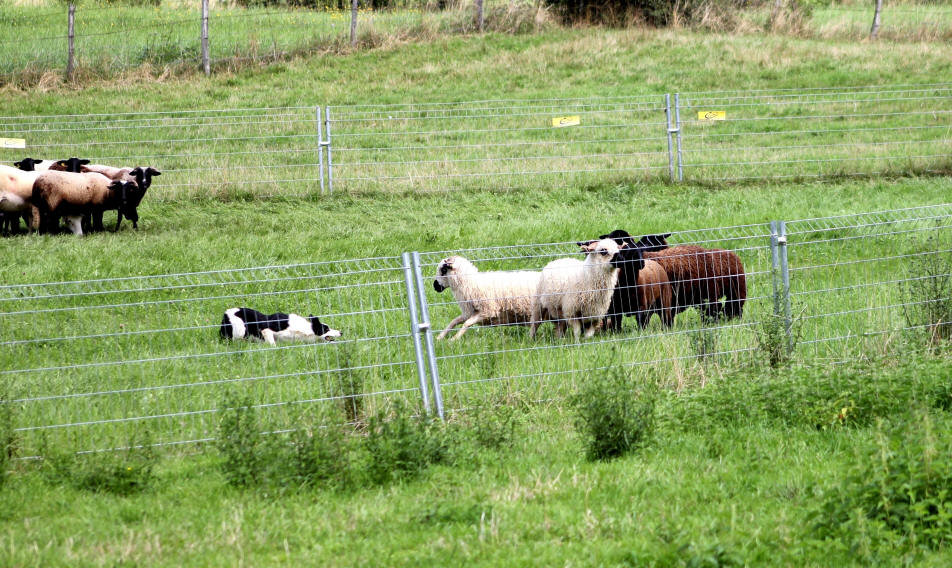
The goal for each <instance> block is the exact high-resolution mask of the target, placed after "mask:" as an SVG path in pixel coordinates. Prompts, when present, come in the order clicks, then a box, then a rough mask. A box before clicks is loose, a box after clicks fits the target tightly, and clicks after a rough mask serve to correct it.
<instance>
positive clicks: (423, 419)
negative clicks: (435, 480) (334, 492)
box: [364, 404, 450, 484]
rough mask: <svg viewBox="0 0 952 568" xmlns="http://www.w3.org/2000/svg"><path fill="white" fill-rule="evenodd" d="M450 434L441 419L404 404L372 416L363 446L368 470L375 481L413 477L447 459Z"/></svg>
mask: <svg viewBox="0 0 952 568" xmlns="http://www.w3.org/2000/svg"><path fill="white" fill-rule="evenodd" d="M449 442H450V438H449V435H448V433H447V430H446V429H445V428H444V427H443V424H442V423H441V422H438V421H437V420H436V419H434V418H432V417H431V416H428V415H425V414H422V413H414V412H412V411H411V410H410V409H409V408H407V407H406V406H404V405H402V404H398V405H396V406H395V407H394V409H393V411H392V412H389V413H384V412H380V413H378V414H376V415H374V416H373V417H371V419H370V422H369V425H368V429H367V437H366V438H365V440H364V448H365V449H366V452H367V468H366V473H367V477H368V479H369V481H370V482H371V483H374V484H386V483H392V482H398V481H403V480H407V479H412V478H414V477H417V476H418V475H420V474H421V473H423V472H424V471H425V470H426V469H427V468H428V467H429V466H431V465H434V464H438V463H441V462H443V461H444V460H446V458H447V457H448V455H449V447H450V446H449Z"/></svg>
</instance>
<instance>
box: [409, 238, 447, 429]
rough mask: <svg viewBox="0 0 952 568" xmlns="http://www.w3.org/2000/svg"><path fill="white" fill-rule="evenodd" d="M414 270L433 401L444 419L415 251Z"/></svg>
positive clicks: (424, 296) (421, 281) (441, 394)
mask: <svg viewBox="0 0 952 568" xmlns="http://www.w3.org/2000/svg"><path fill="white" fill-rule="evenodd" d="M413 271H414V272H415V273H416V286H417V294H419V297H418V299H419V301H420V316H421V318H422V320H423V321H421V322H420V330H421V331H422V332H423V333H424V337H425V339H426V357H427V362H428V364H429V366H430V381H431V383H432V386H433V402H434V403H435V404H436V414H437V416H439V417H440V420H443V388H442V387H441V386H440V374H439V371H438V370H437V366H436V353H435V350H434V349H433V330H432V329H431V328H430V309H429V308H428V307H427V304H426V293H425V292H424V290H425V288H424V287H423V272H422V271H421V270H420V253H418V252H416V251H414V253H413Z"/></svg>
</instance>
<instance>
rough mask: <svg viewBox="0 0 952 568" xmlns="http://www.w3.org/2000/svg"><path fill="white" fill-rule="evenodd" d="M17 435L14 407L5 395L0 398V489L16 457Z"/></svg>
mask: <svg viewBox="0 0 952 568" xmlns="http://www.w3.org/2000/svg"><path fill="white" fill-rule="evenodd" d="M17 446H18V444H17V435H16V430H15V426H14V407H13V405H12V404H11V403H10V402H9V397H8V396H7V395H2V396H0V487H3V484H4V482H5V481H6V479H7V474H8V472H9V469H10V466H11V464H12V461H13V459H14V458H15V457H16V455H17Z"/></svg>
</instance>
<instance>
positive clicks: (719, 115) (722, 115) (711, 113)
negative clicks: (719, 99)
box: [697, 110, 727, 120]
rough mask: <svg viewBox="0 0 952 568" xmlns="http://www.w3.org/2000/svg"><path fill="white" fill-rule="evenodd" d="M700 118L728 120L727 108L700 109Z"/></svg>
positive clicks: (698, 114) (698, 116)
mask: <svg viewBox="0 0 952 568" xmlns="http://www.w3.org/2000/svg"><path fill="white" fill-rule="evenodd" d="M697 119H698V120H727V111H726V110H699V111H698V113H697Z"/></svg>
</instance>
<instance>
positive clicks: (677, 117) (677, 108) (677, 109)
mask: <svg viewBox="0 0 952 568" xmlns="http://www.w3.org/2000/svg"><path fill="white" fill-rule="evenodd" d="M674 128H675V133H676V135H677V143H678V181H684V170H683V169H682V164H683V163H684V159H683V156H682V155H681V94H680V93H675V94H674Z"/></svg>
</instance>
